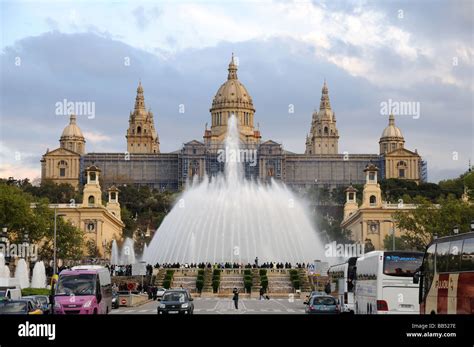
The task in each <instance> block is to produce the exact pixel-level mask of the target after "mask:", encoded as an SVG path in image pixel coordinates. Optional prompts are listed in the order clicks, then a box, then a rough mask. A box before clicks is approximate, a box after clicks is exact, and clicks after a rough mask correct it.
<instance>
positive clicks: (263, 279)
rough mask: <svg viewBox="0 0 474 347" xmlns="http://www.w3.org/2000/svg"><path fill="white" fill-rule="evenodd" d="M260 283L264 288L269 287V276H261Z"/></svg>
mask: <svg viewBox="0 0 474 347" xmlns="http://www.w3.org/2000/svg"><path fill="white" fill-rule="evenodd" d="M260 285H261V286H262V288H263V289H267V288H268V277H267V276H266V275H265V276H261V277H260Z"/></svg>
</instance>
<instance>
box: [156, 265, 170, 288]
mask: <svg viewBox="0 0 474 347" xmlns="http://www.w3.org/2000/svg"><path fill="white" fill-rule="evenodd" d="M166 270H167V269H159V270H158V273H157V274H156V276H155V282H154V285H155V286H157V287H163V280H164V279H165V276H166Z"/></svg>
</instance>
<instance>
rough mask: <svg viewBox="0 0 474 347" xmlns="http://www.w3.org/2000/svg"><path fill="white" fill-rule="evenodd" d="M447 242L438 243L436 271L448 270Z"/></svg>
mask: <svg viewBox="0 0 474 347" xmlns="http://www.w3.org/2000/svg"><path fill="white" fill-rule="evenodd" d="M448 258H449V242H440V243H438V245H437V247H436V271H437V272H446V271H447V270H448Z"/></svg>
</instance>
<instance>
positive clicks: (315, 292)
mask: <svg viewBox="0 0 474 347" xmlns="http://www.w3.org/2000/svg"><path fill="white" fill-rule="evenodd" d="M315 295H327V294H326V293H325V292H322V291H319V290H313V291H312V292H310V293H309V295H306V299H307V300H306V301H307V302H308V301H309V299H310V298H312V297H313V296H315Z"/></svg>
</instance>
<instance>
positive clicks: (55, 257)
mask: <svg viewBox="0 0 474 347" xmlns="http://www.w3.org/2000/svg"><path fill="white" fill-rule="evenodd" d="M63 216H65V215H64V214H58V210H57V206H55V207H54V236H53V237H54V246H53V275H56V272H57V265H58V264H57V263H58V262H57V248H56V245H57V229H58V228H57V220H58V217H63Z"/></svg>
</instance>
